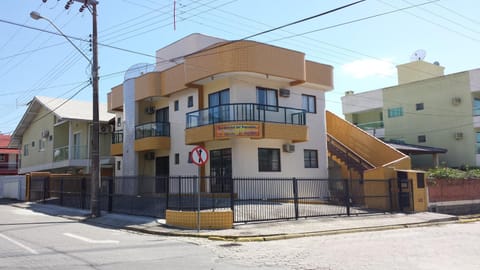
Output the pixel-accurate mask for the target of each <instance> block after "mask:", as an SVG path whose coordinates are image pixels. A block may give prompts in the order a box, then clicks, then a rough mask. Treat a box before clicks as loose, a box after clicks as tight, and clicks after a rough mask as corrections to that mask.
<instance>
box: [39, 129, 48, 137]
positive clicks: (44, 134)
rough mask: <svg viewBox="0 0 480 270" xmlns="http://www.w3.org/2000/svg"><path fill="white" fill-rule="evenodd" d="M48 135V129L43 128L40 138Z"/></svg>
mask: <svg viewBox="0 0 480 270" xmlns="http://www.w3.org/2000/svg"><path fill="white" fill-rule="evenodd" d="M48 135H50V131H48V130H43V131H42V133H41V136H42V138H47V137H48Z"/></svg>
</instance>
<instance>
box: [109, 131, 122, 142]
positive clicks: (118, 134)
mask: <svg viewBox="0 0 480 270" xmlns="http://www.w3.org/2000/svg"><path fill="white" fill-rule="evenodd" d="M116 143H123V130H117V131H115V132H114V133H113V134H112V144H116Z"/></svg>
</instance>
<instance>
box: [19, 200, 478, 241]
mask: <svg viewBox="0 0 480 270" xmlns="http://www.w3.org/2000/svg"><path fill="white" fill-rule="evenodd" d="M11 205H12V206H15V207H18V208H28V207H27V206H26V205H24V204H21V205H20V204H11ZM57 216H59V217H62V218H65V219H69V220H75V221H78V222H83V223H90V224H96V225H102V226H109V227H112V228H118V229H123V230H128V231H134V232H139V233H145V234H153V235H162V236H174V237H194V238H204V239H208V240H212V241H227V242H263V241H275V240H286V239H294V238H302V237H313V236H327V235H337V234H347V233H359V232H373V231H386V230H396V229H405V228H417V227H428V226H439V225H445V224H455V223H458V224H464V223H472V222H478V221H480V215H469V216H460V217H455V216H454V217H448V218H442V219H436V220H429V221H423V222H416V223H404V224H393V225H381V226H370V227H357V228H348V229H335V230H324V231H310V232H302V233H281V234H270V235H262V234H258V235H249V236H238V235H217V234H207V233H205V234H202V233H192V232H168V231H161V230H156V229H155V227H144V226H138V225H127V226H115V225H111V224H105V223H104V222H99V221H96V220H95V218H90V217H88V216H69V215H57Z"/></svg>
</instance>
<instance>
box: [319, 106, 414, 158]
mask: <svg viewBox="0 0 480 270" xmlns="http://www.w3.org/2000/svg"><path fill="white" fill-rule="evenodd" d="M326 119H327V133H328V134H330V135H331V136H333V137H334V138H335V139H337V140H339V141H340V142H342V143H343V144H344V145H346V146H347V147H348V148H350V149H351V150H352V151H353V152H355V153H356V154H357V155H359V156H360V157H362V158H363V159H365V160H367V161H368V162H370V163H371V164H373V165H374V166H375V167H381V166H383V165H385V164H387V163H391V162H394V161H397V160H399V159H402V158H404V157H405V155H404V154H402V153H401V152H399V151H397V150H396V149H394V148H392V147H390V146H389V145H387V144H385V143H383V142H382V141H380V140H379V139H377V138H375V137H373V136H371V135H369V134H368V133H366V132H365V131H363V130H361V129H359V128H357V127H356V126H354V125H353V124H351V123H349V122H348V121H345V120H343V119H341V118H340V117H338V116H336V115H334V114H333V113H331V112H329V111H326Z"/></svg>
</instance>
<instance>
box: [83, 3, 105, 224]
mask: <svg viewBox="0 0 480 270" xmlns="http://www.w3.org/2000/svg"><path fill="white" fill-rule="evenodd" d="M77 1H78V0H77ZM85 2H87V1H85ZM90 2H91V8H92V53H93V59H92V80H93V81H92V86H93V91H92V92H93V93H92V99H93V126H92V129H93V130H92V167H91V168H92V172H91V177H92V192H91V194H90V196H91V202H90V203H91V206H90V209H91V213H90V214H91V216H92V217H99V216H100V214H101V213H100V200H99V195H100V194H99V193H100V151H99V141H100V138H99V130H100V119H99V111H98V42H97V1H96V0H93V1H90ZM85 4H86V3H85Z"/></svg>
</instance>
